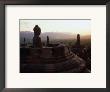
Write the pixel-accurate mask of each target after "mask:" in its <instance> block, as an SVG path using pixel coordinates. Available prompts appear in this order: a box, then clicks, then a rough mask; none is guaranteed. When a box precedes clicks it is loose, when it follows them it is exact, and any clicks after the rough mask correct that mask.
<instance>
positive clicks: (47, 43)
mask: <svg viewBox="0 0 110 92" xmlns="http://www.w3.org/2000/svg"><path fill="white" fill-rule="evenodd" d="M48 45H49V36H47V46H48Z"/></svg>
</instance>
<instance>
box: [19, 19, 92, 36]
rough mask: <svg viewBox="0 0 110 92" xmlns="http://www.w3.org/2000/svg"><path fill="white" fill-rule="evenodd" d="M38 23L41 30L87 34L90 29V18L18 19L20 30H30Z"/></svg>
mask: <svg viewBox="0 0 110 92" xmlns="http://www.w3.org/2000/svg"><path fill="white" fill-rule="evenodd" d="M35 25H39V27H40V28H41V32H42V33H43V32H65V33H72V34H77V33H79V34H82V35H88V34H90V31H91V20H20V31H31V32H33V28H34V26H35Z"/></svg>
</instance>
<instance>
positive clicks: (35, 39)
mask: <svg viewBox="0 0 110 92" xmlns="http://www.w3.org/2000/svg"><path fill="white" fill-rule="evenodd" d="M33 31H34V37H33V47H34V48H41V47H42V43H41V38H40V37H39V35H40V34H41V29H40V27H39V26H38V25H35V27H34V29H33Z"/></svg>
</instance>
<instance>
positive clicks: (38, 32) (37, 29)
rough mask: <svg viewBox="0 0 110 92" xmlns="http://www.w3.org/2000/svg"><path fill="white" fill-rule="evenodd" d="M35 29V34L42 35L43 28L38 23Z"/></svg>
mask: <svg viewBox="0 0 110 92" xmlns="http://www.w3.org/2000/svg"><path fill="white" fill-rule="evenodd" d="M33 30H34V34H35V35H40V34H41V29H40V27H39V26H38V25H35V27H34V28H33Z"/></svg>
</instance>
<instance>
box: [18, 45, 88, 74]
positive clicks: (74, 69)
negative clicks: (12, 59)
mask: <svg viewBox="0 0 110 92" xmlns="http://www.w3.org/2000/svg"><path fill="white" fill-rule="evenodd" d="M20 57H21V58H20V72H21V73H81V72H85V68H86V66H85V61H84V60H83V59H81V58H80V57H78V56H77V55H75V54H74V53H72V52H71V51H70V50H69V49H68V47H64V46H61V47H43V48H20Z"/></svg>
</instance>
